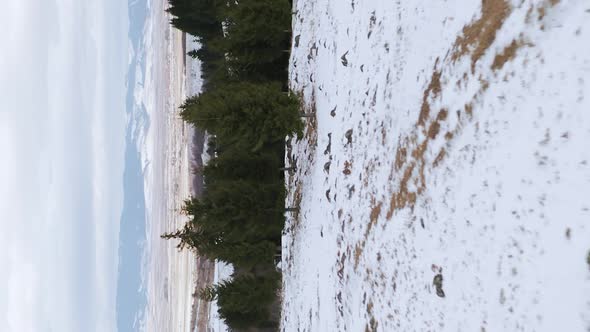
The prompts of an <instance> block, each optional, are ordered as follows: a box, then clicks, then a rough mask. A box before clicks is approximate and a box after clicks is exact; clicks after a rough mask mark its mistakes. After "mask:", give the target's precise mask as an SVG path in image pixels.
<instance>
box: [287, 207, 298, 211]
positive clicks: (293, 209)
mask: <svg viewBox="0 0 590 332" xmlns="http://www.w3.org/2000/svg"><path fill="white" fill-rule="evenodd" d="M297 211H299V208H296V207H288V208H285V212H297Z"/></svg>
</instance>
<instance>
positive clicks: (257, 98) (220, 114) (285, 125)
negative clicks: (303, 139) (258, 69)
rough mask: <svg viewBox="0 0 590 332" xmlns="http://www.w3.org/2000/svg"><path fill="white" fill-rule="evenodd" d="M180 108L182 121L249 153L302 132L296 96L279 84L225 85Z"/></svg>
mask: <svg viewBox="0 0 590 332" xmlns="http://www.w3.org/2000/svg"><path fill="white" fill-rule="evenodd" d="M181 109H182V111H181V115H182V117H183V119H184V120H186V121H188V122H190V123H193V124H195V125H196V126H198V127H200V128H202V129H205V130H207V131H209V132H211V133H213V134H215V135H217V136H218V137H219V136H222V137H223V138H224V139H225V140H230V141H233V142H237V141H239V142H240V143H241V144H243V145H246V146H248V145H249V146H251V147H252V150H253V151H256V150H259V149H260V148H262V146H263V145H264V144H265V143H273V142H277V141H283V140H284V139H285V136H287V135H292V134H301V132H302V130H303V124H302V122H301V120H300V119H299V100H298V98H297V96H295V95H288V94H285V93H283V92H282V91H281V88H280V85H279V84H273V83H266V84H254V83H234V84H227V85H224V86H223V87H220V88H218V89H215V90H214V91H207V92H204V93H202V94H201V95H199V96H194V97H191V98H189V99H187V100H186V102H185V103H184V104H183V105H182V106H181Z"/></svg>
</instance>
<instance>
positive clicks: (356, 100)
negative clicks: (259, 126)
mask: <svg viewBox="0 0 590 332" xmlns="http://www.w3.org/2000/svg"><path fill="white" fill-rule="evenodd" d="M294 12H295V15H294V22H293V35H294V40H293V53H292V57H291V64H290V78H291V86H292V88H293V89H294V90H295V91H300V92H302V94H303V97H304V100H305V104H306V106H307V108H308V111H311V112H315V118H312V119H310V120H308V121H307V122H308V128H307V132H306V135H305V138H304V139H303V140H301V141H297V142H296V141H295V140H293V142H292V148H291V149H290V151H289V153H288V157H289V158H293V159H296V163H297V166H298V171H297V172H296V173H295V174H293V175H292V176H289V177H288V179H287V184H288V186H289V189H290V193H289V197H288V199H287V205H288V206H294V205H299V207H300V211H299V212H298V213H296V214H294V215H290V216H289V218H288V221H287V227H286V231H285V235H284V237H283V265H282V266H283V278H284V279H283V297H284V300H283V308H282V329H283V330H284V331H580V332H583V331H590V257H589V256H588V255H590V2H588V1H587V0H570V1H567V0H562V1H559V0H546V1H532V0H513V1H508V0H506V1H504V0H485V1H483V2H482V1H464V0H449V1H431V0H414V1H409V0H405V1H402V0H396V1H393V0H391V1H385V0H351V1H346V2H342V1H334V0H316V1H304V0H296V1H295V3H294Z"/></svg>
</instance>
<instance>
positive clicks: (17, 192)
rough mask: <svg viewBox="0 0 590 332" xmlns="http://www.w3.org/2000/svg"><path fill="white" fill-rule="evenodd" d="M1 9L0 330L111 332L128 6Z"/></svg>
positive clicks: (78, 2)
mask: <svg viewBox="0 0 590 332" xmlns="http://www.w3.org/2000/svg"><path fill="white" fill-rule="evenodd" d="M0 2H1V9H0V22H2V23H1V25H2V28H1V29H0V227H1V229H0V285H1V286H0V331H3V332H4V331H15V332H27V331H34V332H43V331H56V332H69V331H73V332H80V331H101V332H102V331H115V330H116V327H115V321H116V317H115V296H116V294H115V292H116V289H117V287H116V286H117V285H116V282H117V247H118V233H119V218H120V216H121V208H122V203H123V182H122V176H123V166H124V165H123V152H124V147H125V109H124V107H125V92H126V90H125V75H126V70H127V61H128V56H127V47H128V41H127V32H128V22H127V20H128V18H127V1H121V0H83V1H82V0H1V1H0Z"/></svg>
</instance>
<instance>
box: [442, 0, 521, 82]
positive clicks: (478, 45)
mask: <svg viewBox="0 0 590 332" xmlns="http://www.w3.org/2000/svg"><path fill="white" fill-rule="evenodd" d="M481 7H482V8H481V16H480V17H479V19H477V20H475V21H473V22H472V23H471V24H468V25H466V26H465V27H463V31H462V34H461V35H460V36H458V37H457V40H456V41H455V47H454V48H455V51H454V53H453V54H452V56H451V59H452V60H453V61H456V60H458V59H459V58H461V57H463V56H464V55H467V54H468V53H471V71H475V64H476V63H477V61H479V59H480V58H481V57H482V56H483V55H484V54H485V52H486V51H487V49H488V48H489V47H490V46H491V45H492V43H493V42H494V40H496V32H497V31H498V30H499V29H500V28H501V27H502V25H503V24H504V21H506V18H507V17H508V15H509V14H510V12H511V7H510V4H509V3H508V1H507V0H482V5H481Z"/></svg>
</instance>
